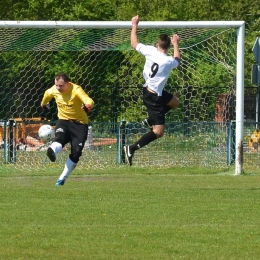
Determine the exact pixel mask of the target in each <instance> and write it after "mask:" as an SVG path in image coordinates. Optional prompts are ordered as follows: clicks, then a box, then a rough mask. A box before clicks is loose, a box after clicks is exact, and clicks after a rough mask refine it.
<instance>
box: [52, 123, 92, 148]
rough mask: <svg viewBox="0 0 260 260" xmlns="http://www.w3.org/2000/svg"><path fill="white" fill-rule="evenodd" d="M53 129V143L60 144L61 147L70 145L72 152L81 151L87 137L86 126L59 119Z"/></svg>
mask: <svg viewBox="0 0 260 260" xmlns="http://www.w3.org/2000/svg"><path fill="white" fill-rule="evenodd" d="M55 128H56V129H55V137H54V140H53V141H56V142H59V143H61V144H62V147H64V146H65V145H66V144H67V143H70V144H71V150H72V152H73V151H80V152H81V151H82V149H83V147H84V145H85V142H86V140H87V137H88V125H87V124H81V123H80V122H78V121H75V120H63V119H59V120H58V121H57V124H56V127H55Z"/></svg>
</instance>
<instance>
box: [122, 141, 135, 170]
mask: <svg viewBox="0 0 260 260" xmlns="http://www.w3.org/2000/svg"><path fill="white" fill-rule="evenodd" d="M124 151H125V158H126V160H127V162H128V164H129V165H130V166H132V159H133V156H134V153H131V152H130V146H129V145H126V146H124Z"/></svg>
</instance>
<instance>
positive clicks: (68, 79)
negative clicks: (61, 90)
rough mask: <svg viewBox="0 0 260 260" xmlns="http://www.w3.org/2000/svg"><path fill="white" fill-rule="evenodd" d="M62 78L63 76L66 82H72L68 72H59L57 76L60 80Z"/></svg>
mask: <svg viewBox="0 0 260 260" xmlns="http://www.w3.org/2000/svg"><path fill="white" fill-rule="evenodd" d="M60 78H62V79H63V80H64V82H70V78H69V76H68V75H67V74H66V73H59V74H57V75H56V76H55V79H56V80H59V79H60Z"/></svg>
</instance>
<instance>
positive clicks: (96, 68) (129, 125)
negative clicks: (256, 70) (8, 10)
mask: <svg viewBox="0 0 260 260" xmlns="http://www.w3.org/2000/svg"><path fill="white" fill-rule="evenodd" d="M241 26H242V27H243V23H234V22H233V23H232V22H230V23H229V24H224V25H223V23H221V22H211V23H208V24H207V22H205V23H201V22H200V23H198V26H197V25H196V22H194V23H186V24H185V22H183V23H181V22H179V23H174V22H165V23H163V22H144V23H140V24H139V29H138V39H139V42H142V43H144V44H150V45H155V43H156V41H157V39H158V36H159V35H160V34H161V33H167V34H168V35H173V34H175V33H177V34H178V35H179V36H180V51H181V65H180V66H179V67H178V68H177V69H176V70H173V71H172V73H171V74H170V77H169V79H168V82H167V85H166V88H165V89H166V90H167V91H169V92H172V93H173V94H174V95H176V96H177V97H179V99H180V106H179V107H178V108H177V109H175V110H172V111H171V112H169V113H168V114H167V117H166V122H167V123H166V129H165V136H164V137H163V138H160V139H158V140H156V141H155V142H152V143H151V144H149V145H148V146H146V147H143V148H142V149H140V150H139V151H137V152H136V154H135V157H134V160H133V167H135V166H138V167H163V168H166V167H172V166H208V167H225V166H226V165H227V164H231V163H235V162H236V161H238V160H239V158H240V159H241V157H242V155H241V153H240V152H239V154H238V152H237V151H241V150H238V149H239V144H241V140H242V138H241V136H242V135H243V128H242V126H241V125H242V123H241V120H240V121H239V122H240V123H238V121H237V117H239V118H240V119H241V118H242V111H241V110H239V111H236V105H237V102H239V103H240V105H241V104H242V100H243V97H241V94H243V73H240V74H241V75H240V76H238V75H237V71H238V69H240V71H242V70H243V67H241V68H238V67H237V64H238V57H237V56H238V51H239V47H238V35H239V33H238V30H239V28H240V27H241ZM130 31H131V24H130V23H128V22H104V23H102V22H89V23H84V22H82V23H81V22H74V23H73V22H64V23H62V22H56V23H54V22H20V23H18V22H17V23H15V22H8V21H6V23H3V24H1V26H0V35H1V38H0V66H1V70H0V86H1V88H0V95H1V97H2V98H1V100H0V120H2V123H1V126H0V130H1V131H0V142H1V144H2V145H1V148H2V149H0V154H1V158H2V167H4V166H3V165H4V163H6V162H13V163H14V164H15V167H17V168H19V169H24V168H27V169H28V166H29V168H31V169H33V170H37V169H41V170H43V169H48V168H50V167H63V164H64V160H65V158H66V157H67V156H68V154H69V151H70V147H69V146H67V147H66V149H64V151H63V152H62V153H61V155H59V158H58V160H57V162H56V163H54V164H53V163H49V161H48V160H47V157H46V155H45V151H46V147H47V145H48V144H43V143H41V142H40V140H39V138H38V134H37V130H38V128H39V127H40V126H41V125H42V124H44V123H48V124H52V125H55V121H56V120H57V113H56V112H57V111H56V104H55V102H54V101H51V102H50V110H49V112H48V113H46V114H42V112H41V109H40V102H41V98H42V96H43V93H44V91H45V90H46V89H47V88H49V87H51V86H52V85H53V84H54V76H55V74H57V73H59V72H64V73H67V74H68V75H69V77H70V78H71V81H72V82H74V83H76V84H78V85H81V86H82V87H83V89H85V91H86V92H87V93H88V94H89V95H90V96H91V98H93V100H94V101H95V108H94V109H93V111H92V112H91V115H90V131H89V137H88V141H87V143H86V146H85V149H84V152H83V155H82V157H81V160H80V162H79V165H78V167H83V168H98V169H101V168H107V167H117V166H120V165H123V164H124V162H125V160H124V154H123V153H122V146H123V145H124V144H128V143H130V144H132V143H133V142H135V141H137V140H138V139H139V138H140V136H141V135H142V134H144V133H145V132H146V131H148V130H147V129H146V128H144V127H143V126H142V125H141V121H142V120H143V119H144V118H146V116H147V111H146V109H145V107H144V106H143V103H142V88H143V84H144V80H143V77H142V69H143V65H144V58H143V56H141V55H140V54H138V53H137V52H136V51H134V50H133V49H132V48H131V45H130ZM240 34H242V37H243V31H242V33H240ZM240 49H241V50H240V53H241V54H243V45H242V43H241V46H240ZM172 51H173V50H172V49H171V51H170V53H169V55H172ZM241 59H242V60H241V61H242V64H243V58H241ZM241 66H243V65H241ZM238 77H240V78H238ZM237 85H239V86H240V88H239V93H238V91H237ZM241 109H242V108H241ZM9 119H14V127H13V130H12V131H13V132H12V136H13V141H12V140H9V139H10V138H9V136H8V133H9V132H8V128H10V127H8V125H9V124H8V122H9ZM4 122H7V127H6V131H4V130H5V129H4ZM232 122H236V124H234V123H233V124H232ZM232 129H235V130H234V132H237V130H239V132H240V133H239V134H237V133H236V135H234V134H232ZM4 140H7V141H8V142H9V143H8V142H4ZM8 145H9V146H10V145H12V146H13V147H14V149H13V150H12V151H11V155H10V151H9V149H8ZM4 148H6V149H4ZM10 156H11V157H10ZM63 157H64V158H63ZM8 158H9V159H8ZM0 160H1V159H0ZM0 163H1V161H0ZM0 165H1V164H0ZM0 167H1V166H0ZM237 167H238V170H237V172H240V171H241V163H238V165H237Z"/></svg>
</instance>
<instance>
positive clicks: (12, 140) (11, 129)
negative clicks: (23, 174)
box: [8, 118, 16, 163]
mask: <svg viewBox="0 0 260 260" xmlns="http://www.w3.org/2000/svg"><path fill="white" fill-rule="evenodd" d="M8 137H9V140H8V141H9V146H8V148H9V153H8V154H9V160H8V162H10V163H12V162H16V152H15V142H16V141H15V138H16V136H15V121H14V119H13V118H10V119H9V136H8Z"/></svg>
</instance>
